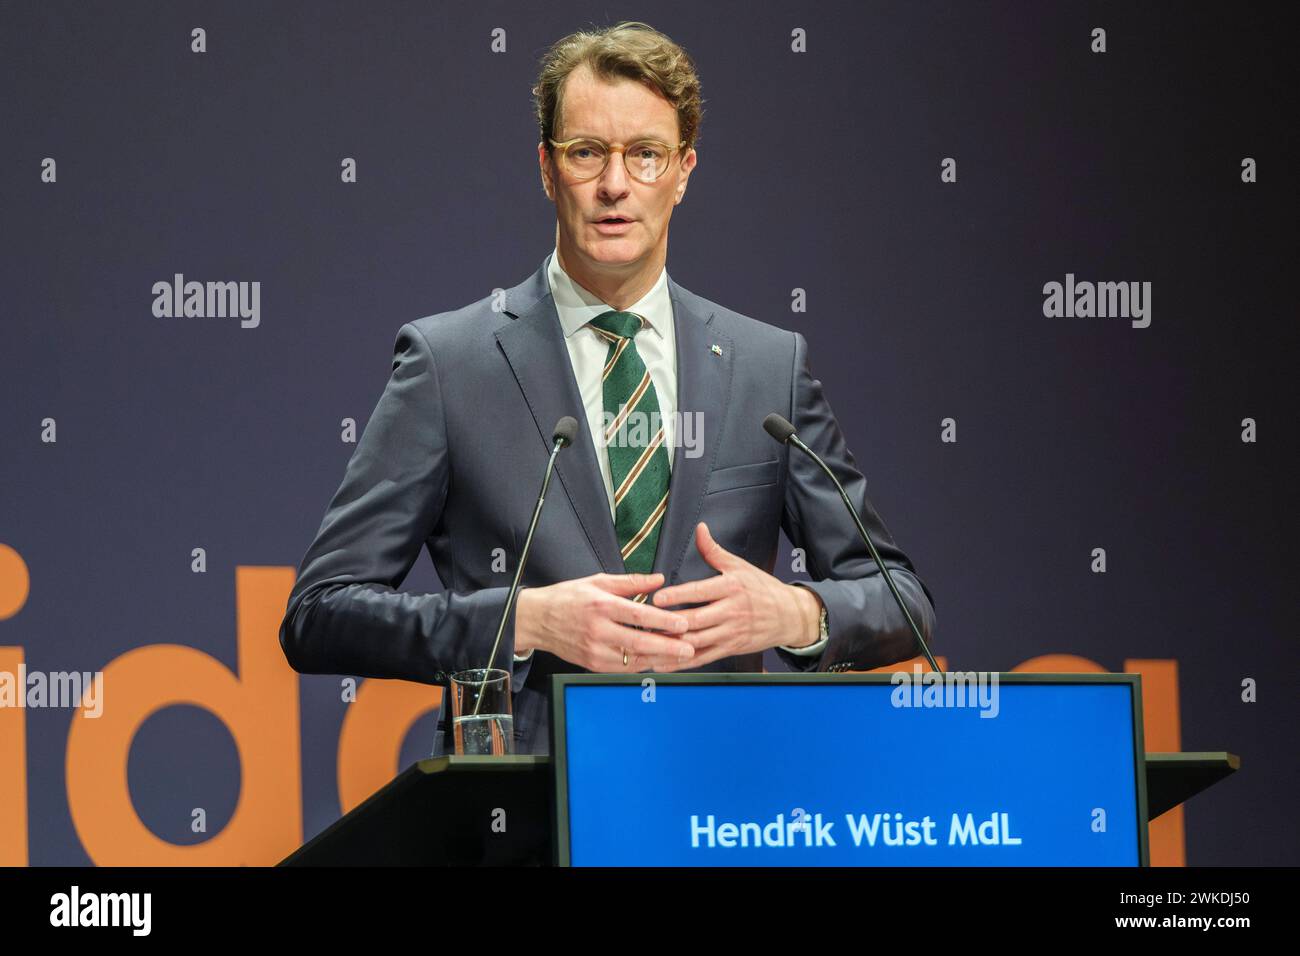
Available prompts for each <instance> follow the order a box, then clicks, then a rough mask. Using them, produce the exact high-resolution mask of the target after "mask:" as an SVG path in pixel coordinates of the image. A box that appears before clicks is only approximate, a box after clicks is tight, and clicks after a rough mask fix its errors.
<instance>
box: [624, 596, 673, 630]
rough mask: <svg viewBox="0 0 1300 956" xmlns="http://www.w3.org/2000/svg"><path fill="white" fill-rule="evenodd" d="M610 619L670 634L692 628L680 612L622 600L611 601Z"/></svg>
mask: <svg viewBox="0 0 1300 956" xmlns="http://www.w3.org/2000/svg"><path fill="white" fill-rule="evenodd" d="M609 619H610V620H611V621H617V622H618V623H619V624H635V625H636V626H637V627H649V628H653V629H654V630H656V631H667V632H668V633H670V634H680V633H682V632H683V631H685V630H686V629H687V628H689V627H690V622H689V621H687V620H686V617H685V615H683V614H682V613H681V612H680V611H665V610H664V609H663V608H659V607H655V606H654V605H652V604H646V603H642V602H640V601H627V600H623V599H622V598H618V599H613V600H611V601H610V610H609Z"/></svg>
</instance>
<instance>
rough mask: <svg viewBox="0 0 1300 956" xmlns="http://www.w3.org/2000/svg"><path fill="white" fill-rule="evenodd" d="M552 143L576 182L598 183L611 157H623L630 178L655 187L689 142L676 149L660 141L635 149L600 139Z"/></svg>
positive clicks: (637, 144)
mask: <svg viewBox="0 0 1300 956" xmlns="http://www.w3.org/2000/svg"><path fill="white" fill-rule="evenodd" d="M548 140H549V142H550V144H551V145H552V146H554V147H555V148H556V149H558V150H559V151H560V165H561V166H563V167H564V171H565V172H567V173H568V174H569V175H570V176H572V177H573V178H574V179H577V180H587V179H595V178H596V177H597V176H599V175H600V174H601V173H603V172H604V171H605V167H606V166H608V165H609V154H610V153H622V154H623V165H624V166H626V167H627V172H628V175H629V176H631V177H633V178H634V179H637V180H640V181H641V182H643V183H652V182H654V181H655V180H657V179H658V178H659V177H660V176H662V175H663V174H664V173H666V172H668V165H669V163H670V162H671V161H672V158H673V153H675V152H677V151H678V150H679V149H681V148H682V147H683V146H685V145H686V140H682V141H681V142H680V143H678V144H677V145H676V146H669V145H668V144H667V143H661V142H659V141H658V140H656V139H643V140H638V141H637V142H635V143H633V144H632V145H631V146H611V145H610V144H608V143H605V142H602V141H601V140H598V139H587V138H583V137H579V138H578V139H570V140H565V141H564V142H563V143H557V142H556V141H555V140H553V139H549V138H548Z"/></svg>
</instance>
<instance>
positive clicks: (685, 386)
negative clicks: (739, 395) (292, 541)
mask: <svg viewBox="0 0 1300 956" xmlns="http://www.w3.org/2000/svg"><path fill="white" fill-rule="evenodd" d="M668 288H669V292H670V294H671V296H672V301H673V321H674V331H675V339H676V343H677V414H678V416H679V422H681V424H680V425H679V427H678V435H677V448H676V449H675V450H674V452H673V467H672V476H671V478H670V479H669V483H668V512H667V514H666V515H664V526H663V530H662V531H660V533H659V548H658V550H657V551H656V552H655V563H654V570H655V571H659V572H662V573H663V576H664V581H665V583H668V584H671V583H672V582H673V580H674V579H675V577H676V575H677V571H678V569H679V568H680V567H681V564H682V561H683V559H684V558H685V557H686V550H687V548H692V547H694V546H695V525H696V522H697V520H698V518H699V515H700V509H701V507H702V506H703V504H704V492H705V490H706V489H707V487H708V483H709V472H710V471H712V470H713V459H714V456H715V455H716V454H717V451H718V446H719V444H720V439H721V432H722V428H723V427H724V423H725V422H726V421H727V405H728V402H729V400H730V398H731V370H732V362H733V360H734V349H733V348H732V342H731V340H730V339H729V338H728V337H727V336H725V335H723V334H722V333H720V332H719V331H718V330H717V329H715V328H713V312H712V310H711V309H710V308H708V306H707V304H706V303H704V302H703V301H702V300H701V299H700V298H699V297H698V296H696V295H694V294H693V293H691V292H688V291H687V290H686V289H683V288H682V287H681V286H679V285H678V284H677V283H676V282H674V281H673V280H672V277H671V276H670V277H669V279H668ZM715 346H716V347H717V351H715ZM719 351H720V352H721V354H718V352H719ZM687 416H690V417H691V418H692V419H694V422H693V428H694V432H693V438H694V440H695V441H696V442H697V443H698V447H697V448H696V449H695V451H696V452H697V453H698V455H697V456H696V457H687V454H686V451H687V449H686V447H685V444H684V442H683V441H682V432H683V431H685V422H684V421H683V419H684V418H685V417H687Z"/></svg>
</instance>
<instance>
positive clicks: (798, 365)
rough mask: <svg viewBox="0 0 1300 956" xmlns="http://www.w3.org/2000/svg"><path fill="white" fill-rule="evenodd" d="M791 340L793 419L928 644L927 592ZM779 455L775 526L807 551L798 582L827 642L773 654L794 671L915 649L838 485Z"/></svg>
mask: <svg viewBox="0 0 1300 956" xmlns="http://www.w3.org/2000/svg"><path fill="white" fill-rule="evenodd" d="M794 339H795V347H794V376H793V394H792V395H791V402H790V404H791V418H790V421H791V423H792V424H793V425H794V427H795V429H796V430H797V432H798V434H799V437H800V438H801V439H802V440H803V441H804V443H805V444H807V445H808V447H809V448H811V449H812V450H813V451H815V452H816V453H817V454H818V455H820V456H821V458H822V460H823V461H825V462H826V464H827V466H828V467H829V468H830V469H831V471H833V472H834V473H835V476H836V477H837V478H838V479H839V480H840V483H841V484H842V485H843V486H844V491H845V493H846V494H847V495H848V496H849V499H850V500H851V501H852V502H853V504H854V507H856V508H857V509H858V513H859V514H860V515H861V517H862V523H863V525H865V526H866V529H867V533H868V534H870V535H871V540H872V542H873V543H874V544H875V546H876V550H877V551H878V552H879V553H880V557H881V560H883V561H884V562H885V565H886V566H887V567H888V568H889V569H890V574H891V576H892V577H893V579H894V584H895V585H896V586H897V587H898V590H899V593H900V594H901V595H902V596H903V601H904V603H905V604H907V607H908V610H909V611H910V612H911V615H912V619H913V620H914V621H915V622H916V625H917V627H918V628H920V630H921V633H922V634H924V635H925V639H926V643H930V641H931V636H932V634H933V633H934V624H935V615H934V601H933V599H932V598H931V596H930V591H929V589H928V588H926V586H925V584H924V583H923V582H922V581H921V578H920V576H919V575H918V574H917V573H916V569H915V568H914V567H913V566H912V562H911V561H910V560H909V559H908V557H907V555H906V554H904V553H903V550H902V549H901V548H899V547H898V545H897V544H895V543H894V539H893V538H892V537H891V536H890V534H889V531H888V529H887V528H886V527H885V524H884V521H882V520H881V517H880V515H879V514H877V513H876V509H875V508H874V507H873V506H872V504H871V501H870V500H869V499H868V498H867V482H866V479H865V478H864V477H863V476H862V473H861V472H860V471H858V468H857V465H856V463H855V462H854V460H853V455H852V453H851V452H850V451H849V449H848V446H847V445H846V444H845V442H844V435H843V434H842V433H841V432H840V427H839V424H838V423H837V422H836V420H835V415H834V413H833V412H832V411H831V408H830V405H829V404H828V403H827V401H826V397H825V395H824V394H823V393H822V384H821V382H819V381H818V380H817V379H815V378H813V376H812V372H811V371H810V369H809V367H808V345H807V342H806V341H805V340H804V337H803V336H802V335H800V334H799V333H797V332H796V333H794ZM786 454H787V455H788V456H789V472H788V479H787V484H786V493H785V508H784V513H783V516H782V520H781V527H782V530H784V531H785V533H786V537H788V538H789V539H790V542H791V543H792V544H793V545H794V546H795V547H798V548H802V549H803V550H804V554H805V555H806V557H807V566H808V572H809V574H810V575H811V576H812V578H813V580H812V581H811V582H801V583H804V584H805V586H806V587H809V588H811V589H812V590H813V591H815V592H816V593H817V595H818V597H820V598H821V600H822V604H824V605H825V606H826V618H827V629H828V631H829V634H830V638H829V640H828V641H827V644H826V646H825V648H824V649H823V650H822V653H821V654H820V655H819V656H816V657H812V656H799V655H796V654H791V653H790V652H789V651H786V650H782V649H780V648H778V649H777V654H778V655H779V656H780V658H781V659H782V660H783V661H785V662H786V664H787V665H788V666H789V667H790V668H791V669H793V670H797V671H813V670H820V671H828V670H835V671H840V670H870V669H871V668H875V667H883V666H885V665H888V664H893V663H896V662H898V661H902V660H908V659H910V658H912V657H914V656H916V655H918V654H920V653H921V649H920V648H919V647H918V646H917V644H916V638H915V637H914V636H913V634H912V631H911V628H909V627H908V625H907V621H906V619H905V618H904V617H903V614H902V612H901V611H900V610H899V608H898V605H897V604H896V603H895V601H894V597H893V595H892V594H891V593H890V591H889V585H888V583H887V582H886V581H885V579H884V577H883V576H882V575H881V573H880V569H879V568H878V567H877V566H876V562H875V561H874V560H873V559H872V557H871V552H870V551H868V550H867V546H866V545H865V544H863V542H862V538H861V536H860V535H859V534H858V530H857V528H856V527H854V524H853V519H852V517H850V516H849V514H848V510H847V509H846V508H845V507H844V502H843V501H842V500H841V499H840V495H839V492H838V491H836V490H835V486H834V485H833V484H831V482H830V480H829V479H828V478H827V477H826V475H825V473H824V472H822V470H821V469H820V468H819V467H817V464H816V462H814V461H813V460H812V459H811V458H809V457H808V456H807V455H805V454H804V453H803V452H801V451H799V450H798V449H797V448H793V447H791V448H787V449H786Z"/></svg>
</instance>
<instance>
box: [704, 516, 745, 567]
mask: <svg viewBox="0 0 1300 956" xmlns="http://www.w3.org/2000/svg"><path fill="white" fill-rule="evenodd" d="M695 548H696V550H697V551H699V552H700V557H702V558H703V559H704V561H705V563H706V564H708V566H709V567H711V568H713V569H714V570H717V571H726V570H727V569H728V568H731V567H734V566H735V562H736V561H738V560H744V559H743V558H738V557H737V556H736V555H734V554H732V553H731V552H730V551H728V550H727V549H726V548H724V547H723V546H722V545H720V544H718V542H716V541H714V540H713V535H711V534H709V526H708V525H706V524H705V523H704V522H703V521H701V522H700V523H699V524H697V525H696V526H695Z"/></svg>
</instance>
